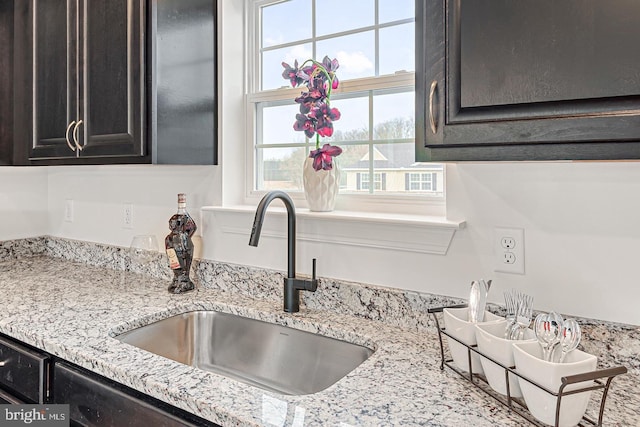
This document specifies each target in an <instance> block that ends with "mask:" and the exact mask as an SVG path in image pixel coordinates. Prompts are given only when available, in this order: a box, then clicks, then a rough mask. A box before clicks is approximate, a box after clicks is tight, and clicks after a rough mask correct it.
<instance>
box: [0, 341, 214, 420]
mask: <svg viewBox="0 0 640 427" xmlns="http://www.w3.org/2000/svg"><path fill="white" fill-rule="evenodd" d="M49 403H50V404H68V405H69V416H70V418H71V425H74V426H87V427H88V426H96V427H99V426H104V427H113V426H129V427H137V426H140V427H148V426H154V427H177V426H198V427H203V426H208V427H216V424H213V423H211V422H209V421H206V420H204V419H202V418H199V417H197V416H195V415H193V414H190V413H188V412H186V411H183V410H181V409H179V408H176V407H174V406H171V405H169V404H166V403H164V402H162V401H160V400H157V399H154V398H152V397H150V396H147V395H145V394H143V393H140V392H138V391H136V390H133V389H131V388H129V387H126V386H124V385H122V384H119V383H117V382H115V381H112V380H109V379H107V378H104V377H102V376H100V375H97V374H95V373H92V372H89V371H87V370H85V369H82V368H80V367H77V366H75V365H73V364H71V363H68V362H65V361H63V360H60V359H58V358H56V357H54V356H52V355H49V354H48V353H46V352H44V351H40V350H37V349H35V348H33V347H31V346H28V345H26V344H23V343H21V342H19V341H17V340H15V339H13V338H10V337H7V336H4V335H0V404H49Z"/></svg>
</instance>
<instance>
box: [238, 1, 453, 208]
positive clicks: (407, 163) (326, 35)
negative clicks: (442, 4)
mask: <svg viewBox="0 0 640 427" xmlns="http://www.w3.org/2000/svg"><path fill="white" fill-rule="evenodd" d="M414 1H415V0H348V1H344V0H284V1H282V0H247V2H248V3H247V4H248V7H247V10H248V12H249V21H248V26H247V27H248V28H249V38H250V40H251V42H250V47H249V55H248V56H249V60H248V61H247V62H248V67H249V70H248V72H247V75H248V76H249V80H250V81H249V82H248V84H249V91H248V96H247V102H248V108H247V111H248V114H249V120H248V121H249V123H252V124H253V129H252V132H251V135H252V138H251V153H252V154H253V155H252V157H251V161H252V163H251V165H250V166H251V167H250V170H253V176H252V179H251V188H250V190H251V191H268V190H273V189H282V190H286V191H297V190H301V189H302V164H303V161H304V158H305V157H307V156H308V154H309V151H311V150H313V149H315V140H309V139H307V138H305V135H304V133H303V132H296V131H294V130H293V123H294V121H295V115H296V113H297V112H298V108H299V106H298V104H296V103H294V101H293V99H294V98H295V97H296V96H298V95H299V94H300V91H301V89H300V88H291V87H290V86H289V82H288V80H285V79H283V78H282V71H283V67H282V65H281V63H282V62H287V63H289V64H293V63H294V61H295V60H298V61H299V62H302V61H304V60H306V59H308V58H314V59H316V60H318V61H321V60H322V58H323V57H324V56H325V55H327V56H329V57H330V58H337V59H338V61H339V63H340V67H339V69H338V70H337V76H338V78H339V79H340V87H339V88H338V90H336V91H334V92H333V94H332V97H331V105H332V106H334V107H337V108H338V109H339V110H340V112H341V118H340V119H339V120H338V121H336V122H335V123H334V134H333V136H332V137H330V138H323V139H322V140H323V142H329V143H331V144H334V145H339V146H341V147H342V149H343V153H342V155H340V156H339V157H337V158H336V159H337V161H338V162H339V164H340V167H341V171H342V173H341V188H340V192H341V194H354V195H356V194H363V193H364V194H377V195H411V196H414V195H415V194H416V193H420V194H421V195H423V196H431V197H433V196H434V195H435V196H438V197H442V195H443V192H442V188H440V189H438V188H437V186H436V182H440V183H443V182H444V179H443V168H442V166H441V165H434V164H419V163H416V162H415V157H414V156H415V154H414V153H415V147H414V132H415V126H414V123H415V114H414V79H415V71H414V70H415V65H414V56H415V52H414V27H415V17H414ZM414 173H416V174H418V176H417V177H416V179H415V185H414V180H413V179H411V178H406V176H410V175H408V174H414ZM433 174H436V175H438V176H434V175H433ZM422 175H425V176H427V175H429V176H430V177H431V178H428V179H431V180H432V181H430V182H429V184H428V185H427V184H426V182H424V183H423V177H422ZM370 177H373V180H371V179H370ZM407 179H409V180H410V183H409V184H407V182H408V181H407ZM426 179H427V178H424V180H426ZM414 187H415V188H414Z"/></svg>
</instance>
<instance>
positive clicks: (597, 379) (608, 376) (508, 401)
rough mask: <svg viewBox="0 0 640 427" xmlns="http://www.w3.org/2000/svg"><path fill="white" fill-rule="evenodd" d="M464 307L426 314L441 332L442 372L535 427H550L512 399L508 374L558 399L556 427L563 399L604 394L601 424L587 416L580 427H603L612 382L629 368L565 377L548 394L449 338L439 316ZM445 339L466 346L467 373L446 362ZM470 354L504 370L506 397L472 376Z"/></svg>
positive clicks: (449, 360) (521, 402)
mask: <svg viewBox="0 0 640 427" xmlns="http://www.w3.org/2000/svg"><path fill="white" fill-rule="evenodd" d="M464 307H467V304H459V305H451V306H446V307H436V308H430V309H428V310H427V312H428V313H431V314H433V318H434V319H435V322H436V328H437V329H438V340H439V341H440V356H441V362H440V369H441V370H444V367H445V366H447V367H448V368H450V369H451V370H452V371H454V372H456V373H457V374H459V375H460V376H461V377H463V378H465V379H466V380H468V381H470V382H471V383H472V384H474V385H475V386H476V387H477V388H478V389H480V390H482V391H483V392H485V393H486V394H487V395H489V396H491V397H492V398H493V399H495V400H496V401H498V402H500V403H501V404H503V405H504V406H506V407H507V408H509V410H510V411H511V412H513V413H516V414H518V415H519V416H520V417H522V418H523V419H525V420H527V421H528V422H530V423H531V424H532V425H536V426H541V427H542V426H547V424H545V423H543V422H541V421H539V420H537V419H535V418H534V417H533V415H531V413H530V412H529V410H528V409H527V405H526V403H525V402H524V399H522V398H516V397H512V396H511V391H510V384H509V374H512V375H515V376H517V377H518V378H522V379H523V380H525V381H527V382H528V383H530V384H532V385H533V386H535V387H537V388H539V389H541V390H543V391H545V392H546V393H549V394H550V395H552V396H554V397H556V414H555V427H558V426H559V422H560V405H561V402H562V398H563V397H565V396H569V395H572V394H577V393H584V392H588V391H592V390H601V392H602V396H601V398H600V410H599V412H598V420H597V421H596V420H593V419H591V418H589V417H588V416H587V415H584V416H583V417H582V421H581V422H580V424H578V425H579V426H582V427H585V426H600V427H601V426H602V419H603V415H604V408H605V403H606V401H607V394H608V392H609V387H610V385H611V381H612V380H613V378H614V377H616V376H617V375H620V374H624V373H626V372H627V368H626V367H624V366H616V367H613V368H607V369H600V370H596V371H592V372H585V373H582V374H577V375H570V376H566V377H562V378H561V385H560V387H559V389H558V390H549V389H548V388H546V387H544V386H542V385H540V384H538V383H536V382H535V381H532V380H531V379H529V378H527V377H525V376H523V375H521V374H519V373H518V371H516V370H515V366H505V365H503V364H502V363H500V362H498V361H496V360H494V359H493V358H491V357H489V356H487V355H485V354H484V353H482V352H481V351H479V350H478V349H477V346H476V345H471V346H470V345H468V344H465V343H464V342H462V341H460V340H459V339H458V338H455V337H453V336H451V334H449V333H448V332H447V331H446V328H444V327H441V326H440V322H439V320H438V316H437V314H438V313H442V312H443V311H444V309H445V308H464ZM442 335H446V336H447V337H449V338H450V339H452V340H454V341H456V342H458V343H460V344H461V345H463V346H464V347H466V348H467V356H468V360H469V366H468V371H463V370H461V369H459V368H458V367H457V366H455V364H454V363H453V359H452V358H446V356H445V346H444V341H443V339H442ZM471 352H474V353H476V354H478V355H479V356H480V357H483V358H485V359H487V360H490V361H491V362H493V363H495V364H496V365H498V366H500V367H501V368H503V369H504V378H505V384H506V391H507V394H506V395H503V394H500V393H498V392H497V391H495V390H493V389H492V388H491V386H490V385H489V383H488V382H487V380H486V378H485V377H484V376H483V375H481V374H478V373H474V372H473V370H472V366H471V365H472V363H471V362H472V357H471ZM584 382H587V383H586V384H587V385H585V386H578V387H577V388H573V389H572V390H568V391H565V388H566V387H567V386H569V385H571V384H578V383H584ZM585 423H586V424H585Z"/></svg>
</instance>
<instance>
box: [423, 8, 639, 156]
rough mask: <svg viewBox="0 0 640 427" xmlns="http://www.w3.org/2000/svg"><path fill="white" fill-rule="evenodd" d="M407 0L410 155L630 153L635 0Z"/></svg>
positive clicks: (635, 84)
mask: <svg viewBox="0 0 640 427" xmlns="http://www.w3.org/2000/svg"><path fill="white" fill-rule="evenodd" d="M416 5H417V6H416V7H417V9H416V11H417V13H418V14H417V22H418V24H417V28H418V31H417V32H416V34H417V44H416V46H420V48H418V49H419V54H418V61H417V67H418V71H417V83H416V86H417V90H418V96H417V99H418V101H417V112H416V116H418V117H421V121H419V132H418V138H417V140H420V142H418V145H417V147H416V152H417V157H418V158H419V159H421V160H542V159H624V158H640V143H639V142H638V141H639V140H640V73H638V70H639V69H640V49H638V48H637V46H636V44H637V40H639V39H640V2H638V1H637V0H611V1H602V0H567V1H562V2H557V1H553V0H521V1H517V2H516V1H512V0H427V1H425V2H421V1H418V2H416ZM425 147H426V148H425Z"/></svg>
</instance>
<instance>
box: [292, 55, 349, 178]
mask: <svg viewBox="0 0 640 427" xmlns="http://www.w3.org/2000/svg"><path fill="white" fill-rule="evenodd" d="M282 66H283V67H284V71H283V72H282V77H283V78H285V79H287V80H289V82H290V83H291V86H293V87H296V86H301V85H305V86H306V87H307V91H305V92H301V93H300V96H298V97H296V98H295V102H297V103H298V104H300V113H298V114H296V121H295V123H294V124H293V129H294V130H296V131H303V132H304V133H305V135H306V136H307V138H311V137H312V136H314V135H315V136H316V149H315V150H314V151H312V152H311V155H310V157H312V158H313V159H314V160H313V167H314V169H315V170H320V169H324V170H330V169H332V167H333V161H332V158H333V157H334V156H338V155H340V153H342V149H341V148H340V147H338V146H331V145H329V144H325V145H324V146H323V147H322V148H320V137H330V136H332V135H333V122H334V121H336V120H339V119H340V111H339V110H338V109H337V108H331V107H330V105H329V104H330V98H331V91H332V90H333V89H337V88H338V84H339V81H338V77H337V76H336V70H337V69H338V67H340V64H339V63H338V60H337V59H330V58H329V57H328V56H325V57H324V58H323V60H322V62H318V61H316V60H313V59H308V60H306V61H304V62H303V63H302V65H301V66H298V61H297V60H296V61H295V62H294V66H293V67H292V66H290V65H289V64H287V63H286V62H283V63H282Z"/></svg>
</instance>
